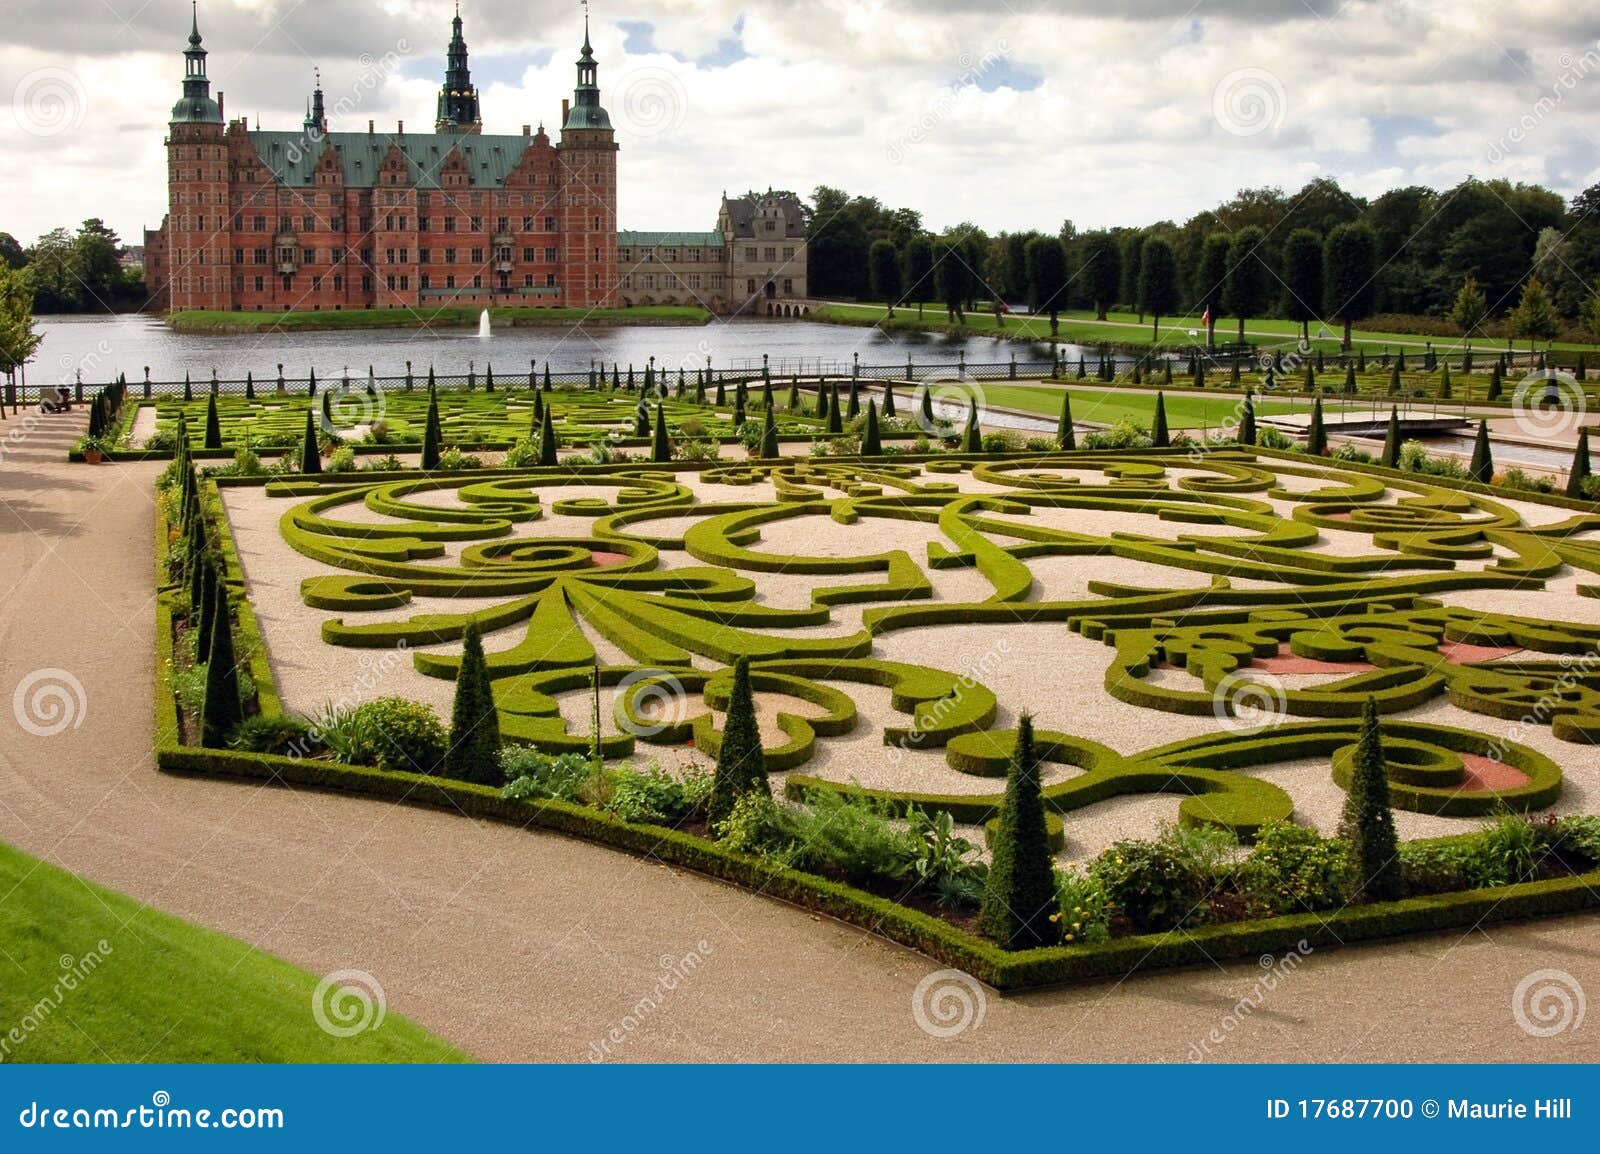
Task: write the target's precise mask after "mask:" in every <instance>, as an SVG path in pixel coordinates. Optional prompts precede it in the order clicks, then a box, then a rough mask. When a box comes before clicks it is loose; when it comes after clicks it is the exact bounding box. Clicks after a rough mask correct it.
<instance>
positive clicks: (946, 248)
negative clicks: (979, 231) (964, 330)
mask: <svg viewBox="0 0 1600 1154" xmlns="http://www.w3.org/2000/svg"><path fill="white" fill-rule="evenodd" d="M980 243H981V242H980V241H979V240H978V238H977V237H976V236H974V235H973V234H972V233H971V232H965V233H963V232H960V231H956V232H953V233H951V234H949V235H948V236H946V237H945V238H944V239H943V240H941V241H940V242H939V259H938V263H937V264H936V265H935V266H934V270H933V284H934V290H935V292H936V293H937V294H938V297H939V300H940V302H942V303H943V305H944V307H945V313H946V315H947V316H948V318H949V319H950V320H952V321H954V322H955V323H956V324H958V325H964V324H966V323H967V316H966V308H967V304H968V303H969V302H970V301H971V300H972V298H973V297H974V296H975V295H976V293H977V291H978V286H979V281H978V275H977V272H976V269H977V267H978V263H979V259H980V258H979V256H978V246H979V244H980Z"/></svg>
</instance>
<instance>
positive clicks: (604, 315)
mask: <svg viewBox="0 0 1600 1154" xmlns="http://www.w3.org/2000/svg"><path fill="white" fill-rule="evenodd" d="M482 311H483V310H482V309H480V308H474V307H467V308H463V307H454V306H452V307H448V308H442V307H441V308H432V307H429V306H426V305H424V306H420V307H418V308H414V309H343V310H340V311H337V312H333V311H323V312H278V313H267V312H260V313H247V312H213V311H205V310H193V311H190V312H178V313H169V314H168V316H167V324H168V325H170V326H171V327H172V328H174V329H177V330H178V331H179V332H196V333H198V332H241V331H242V332H254V331H258V330H267V329H412V328H424V327H427V328H467V327H471V326H473V325H476V324H477V323H478V316H479V314H480V313H481V312H482ZM489 317H490V321H491V323H492V324H495V325H500V326H513V327H517V326H528V325H576V324H584V325H636V324H646V325H652V324H653V325H700V324H705V323H706V322H707V321H708V320H710V319H711V314H710V313H708V312H707V311H706V310H705V309H701V308H693V307H686V306H677V305H656V306H650V307H640V308H628V309H573V308H491V309H490V310H489Z"/></svg>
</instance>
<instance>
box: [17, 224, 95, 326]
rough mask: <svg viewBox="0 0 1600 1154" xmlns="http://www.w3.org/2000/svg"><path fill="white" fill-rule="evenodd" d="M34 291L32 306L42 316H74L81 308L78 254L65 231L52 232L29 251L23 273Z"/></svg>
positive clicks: (62, 229) (45, 235)
mask: <svg viewBox="0 0 1600 1154" xmlns="http://www.w3.org/2000/svg"><path fill="white" fill-rule="evenodd" d="M24 275H26V276H27V278H28V284H29V285H30V286H31V287H32V289H33V296H34V305H35V307H36V308H37V309H38V310H39V311H40V312H42V313H74V312H77V311H78V310H79V309H80V308H82V306H83V289H82V282H81V281H80V279H79V277H78V252H77V248H76V246H75V245H74V244H73V240H72V236H71V234H70V233H68V232H67V230H66V229H64V228H57V229H51V230H50V231H49V232H47V233H45V234H44V235H43V236H41V237H40V238H39V239H38V240H37V241H36V242H34V246H33V247H32V248H31V249H29V250H28V265H27V268H26V269H25V270H24Z"/></svg>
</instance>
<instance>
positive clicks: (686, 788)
mask: <svg viewBox="0 0 1600 1154" xmlns="http://www.w3.org/2000/svg"><path fill="white" fill-rule="evenodd" d="M606 776H607V784H608V787H609V790H610V797H609V798H607V800H606V804H605V808H606V809H608V810H610V811H611V812H612V813H614V814H616V815H617V816H618V817H620V818H621V819H622V820H623V821H637V822H647V823H650V824H652V825H673V824H676V823H677V822H680V821H682V820H684V819H685V818H688V817H690V816H692V815H693V814H694V813H695V811H696V810H697V809H700V808H702V807H703V806H704V805H705V802H706V800H707V799H708V798H709V796H710V793H711V775H710V774H709V773H707V772H705V771H704V770H703V769H700V768H699V767H698V766H695V767H691V768H690V769H689V770H688V772H686V773H684V774H683V775H682V776H679V775H677V774H674V773H670V772H668V771H667V770H664V769H662V768H661V767H660V766H659V765H655V764H651V765H648V766H646V767H645V768H643V769H634V768H633V767H631V766H623V767H621V768H620V769H617V770H614V771H613V772H611V773H609V774H607V775H606Z"/></svg>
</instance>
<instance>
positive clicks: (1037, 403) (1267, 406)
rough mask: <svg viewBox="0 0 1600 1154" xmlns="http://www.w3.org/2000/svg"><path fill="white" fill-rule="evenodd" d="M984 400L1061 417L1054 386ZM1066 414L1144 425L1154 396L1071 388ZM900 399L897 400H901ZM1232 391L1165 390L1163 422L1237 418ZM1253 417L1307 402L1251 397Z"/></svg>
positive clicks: (1332, 407)
mask: <svg viewBox="0 0 1600 1154" xmlns="http://www.w3.org/2000/svg"><path fill="white" fill-rule="evenodd" d="M982 389H983V396H984V399H985V400H986V402H987V403H989V404H991V405H998V406H999V407H1000V408H1003V409H1019V410H1021V411H1023V412H1027V413H1037V414H1039V415H1040V416H1043V417H1058V416H1060V415H1061V388H1060V386H1055V387H1051V386H1035V385H990V384H985V385H983V386H982ZM1068 392H1070V393H1071V394H1072V417H1073V420H1076V421H1094V422H1096V423H1102V424H1107V425H1111V424H1115V423H1116V422H1118V421H1132V422H1133V423H1134V424H1136V425H1143V426H1146V427H1148V426H1149V424H1150V420H1151V418H1152V416H1153V415H1154V414H1155V409H1156V394H1155V392H1154V391H1153V390H1142V389H1098V388H1082V387H1080V386H1076V385H1074V386H1071V387H1069V388H1068ZM902 403H903V402H902ZM1238 404H1239V397H1238V395H1237V394H1235V395H1232V396H1211V395H1204V394H1200V393H1198V392H1196V393H1182V392H1175V391H1169V392H1167V393H1166V407H1167V424H1168V425H1169V426H1170V427H1172V428H1174V429H1199V428H1216V427H1217V426H1218V425H1220V424H1222V422H1223V420H1224V419H1232V420H1235V421H1237V419H1238V418H1237V415H1236V413H1235V408H1236V406H1237V405H1238ZM1323 408H1324V411H1325V412H1327V413H1328V415H1329V416H1332V415H1333V414H1334V413H1335V412H1338V411H1340V408H1341V406H1339V405H1337V404H1336V403H1334V402H1331V401H1328V402H1324V405H1323ZM1255 409H1256V416H1258V417H1273V416H1283V415H1285V414H1289V413H1307V412H1310V411H1311V406H1310V405H1309V404H1307V403H1305V402H1300V401H1271V400H1262V399H1261V398H1260V397H1257V398H1256V402H1255Z"/></svg>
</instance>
